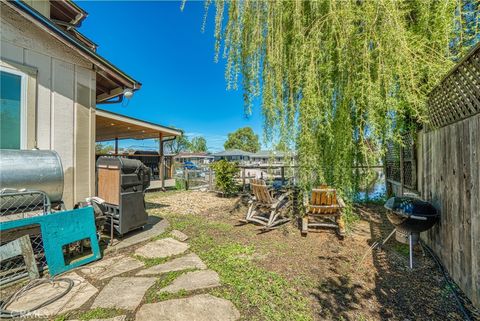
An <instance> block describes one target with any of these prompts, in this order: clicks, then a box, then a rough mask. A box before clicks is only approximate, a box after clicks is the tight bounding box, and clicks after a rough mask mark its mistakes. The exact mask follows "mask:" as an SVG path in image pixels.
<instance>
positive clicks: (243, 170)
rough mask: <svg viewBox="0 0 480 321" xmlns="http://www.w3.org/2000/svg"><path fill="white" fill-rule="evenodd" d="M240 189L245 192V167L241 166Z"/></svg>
mask: <svg viewBox="0 0 480 321" xmlns="http://www.w3.org/2000/svg"><path fill="white" fill-rule="evenodd" d="M242 184H243V186H242V189H243V191H244V192H245V167H242Z"/></svg>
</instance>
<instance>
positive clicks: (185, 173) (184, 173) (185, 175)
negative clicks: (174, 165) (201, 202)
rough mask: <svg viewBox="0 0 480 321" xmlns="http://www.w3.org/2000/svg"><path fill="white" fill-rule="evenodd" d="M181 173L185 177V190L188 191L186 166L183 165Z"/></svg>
mask: <svg viewBox="0 0 480 321" xmlns="http://www.w3.org/2000/svg"><path fill="white" fill-rule="evenodd" d="M183 175H184V177H185V190H186V191H188V168H186V167H185V169H184V170H183Z"/></svg>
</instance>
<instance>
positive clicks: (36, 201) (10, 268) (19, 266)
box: [0, 189, 51, 287]
mask: <svg viewBox="0 0 480 321" xmlns="http://www.w3.org/2000/svg"><path fill="white" fill-rule="evenodd" d="M50 212H51V204H50V200H49V198H48V196H47V195H46V194H45V193H43V192H40V191H28V190H21V191H17V190H11V189H5V190H2V191H0V222H7V221H13V220H18V219H24V218H28V217H33V216H38V215H45V214H49V213H50ZM24 235H28V236H29V238H30V242H31V245H32V249H33V255H34V258H35V262H36V265H37V268H38V271H39V272H40V273H42V272H43V271H44V270H45V269H46V267H47V261H46V258H45V252H44V250H43V241H42V234H41V231H40V226H39V225H31V226H28V227H22V228H19V229H11V230H7V231H2V235H1V240H0V246H3V245H5V244H7V243H10V242H12V241H14V240H16V239H18V238H20V237H22V236H24ZM2 251H6V250H4V249H2ZM5 254H6V253H5ZM2 256H8V255H4V253H2ZM28 275H29V274H28V271H27V266H26V264H25V260H24V257H23V256H22V255H16V256H13V257H8V258H5V259H3V260H2V261H1V262H0V287H4V286H6V285H10V284H12V283H14V282H17V281H19V280H23V279H24V278H27V277H28Z"/></svg>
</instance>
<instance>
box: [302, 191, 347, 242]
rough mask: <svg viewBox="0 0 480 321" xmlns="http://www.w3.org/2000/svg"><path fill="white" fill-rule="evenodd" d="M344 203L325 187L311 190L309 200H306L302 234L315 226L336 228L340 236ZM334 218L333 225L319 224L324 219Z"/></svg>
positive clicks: (342, 228)
mask: <svg viewBox="0 0 480 321" xmlns="http://www.w3.org/2000/svg"><path fill="white" fill-rule="evenodd" d="M343 207H345V203H344V202H343V200H342V199H341V198H339V197H338V195H337V191H336V190H335V189H333V188H329V187H328V186H327V185H321V186H320V187H319V188H315V189H312V193H311V198H310V200H307V203H306V206H305V209H306V213H305V216H304V219H303V220H302V233H304V234H306V233H307V232H308V228H309V227H315V226H317V227H318V226H324V227H326V226H336V227H337V228H338V231H339V233H340V234H343V233H344V224H343V218H342V209H343ZM332 216H333V217H335V224H333V225H332V224H324V223H320V224H319V223H318V222H321V220H322V218H324V217H332Z"/></svg>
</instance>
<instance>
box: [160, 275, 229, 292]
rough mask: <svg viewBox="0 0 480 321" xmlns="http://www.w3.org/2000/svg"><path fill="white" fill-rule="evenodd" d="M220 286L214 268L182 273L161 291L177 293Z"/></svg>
mask: <svg viewBox="0 0 480 321" xmlns="http://www.w3.org/2000/svg"><path fill="white" fill-rule="evenodd" d="M217 286H220V277H219V276H218V273H217V272H215V271H212V270H205V271H194V272H188V273H185V274H182V275H180V276H179V277H178V278H176V279H175V280H174V281H173V282H172V283H171V284H170V285H168V286H166V287H164V288H163V289H161V290H160V291H159V292H170V293H175V292H178V291H181V290H185V291H193V290H199V289H207V288H214V287H217Z"/></svg>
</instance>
